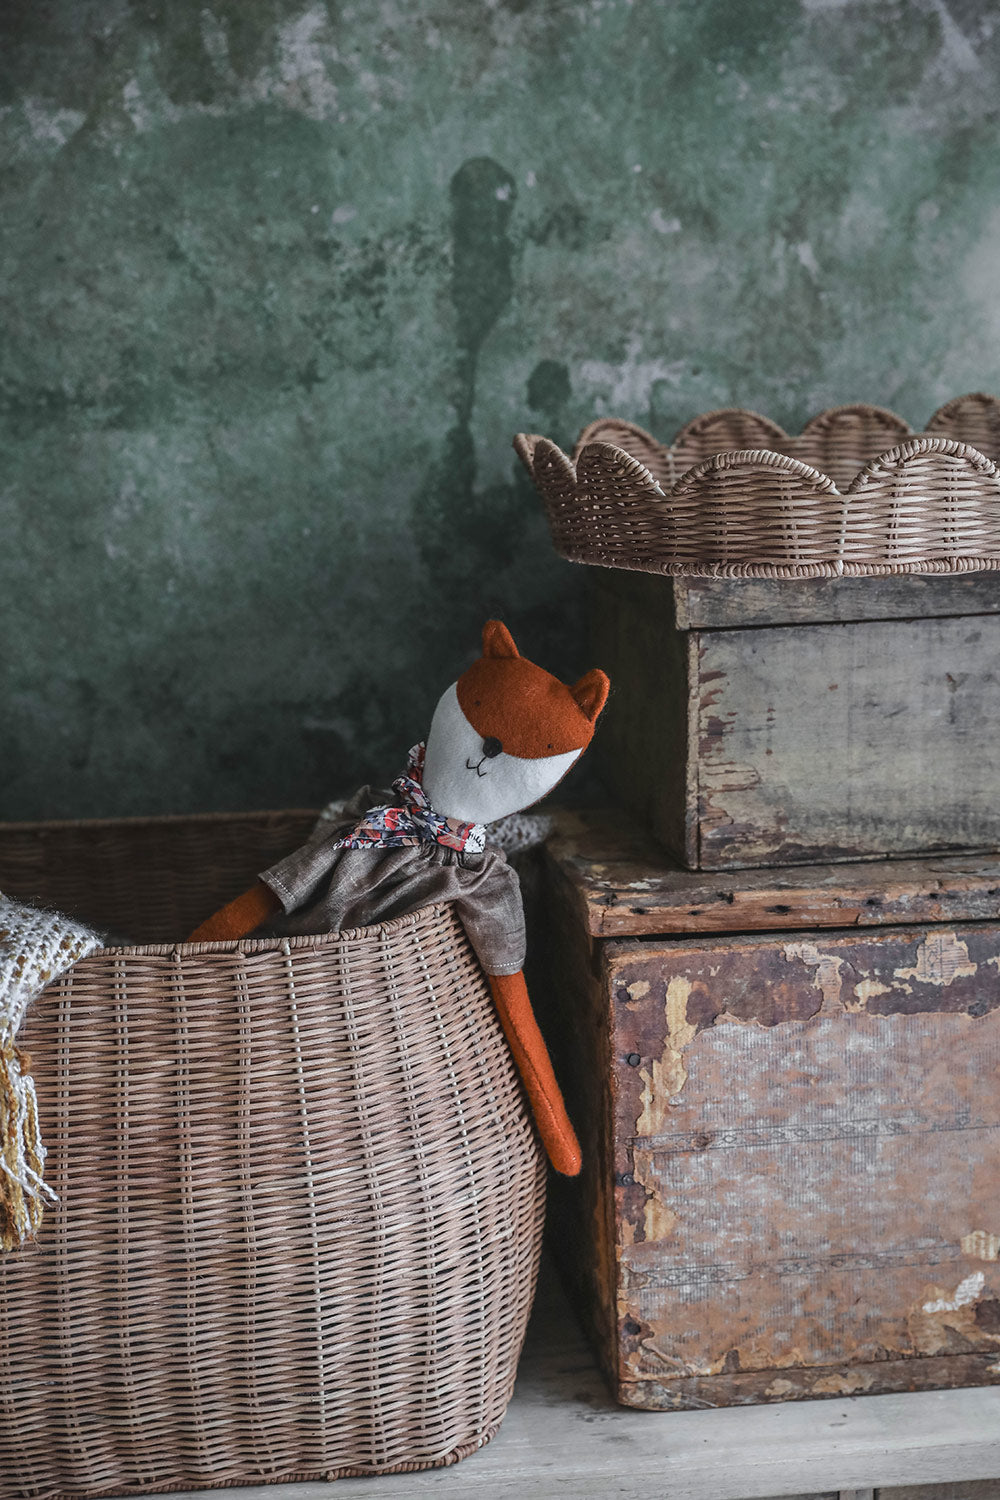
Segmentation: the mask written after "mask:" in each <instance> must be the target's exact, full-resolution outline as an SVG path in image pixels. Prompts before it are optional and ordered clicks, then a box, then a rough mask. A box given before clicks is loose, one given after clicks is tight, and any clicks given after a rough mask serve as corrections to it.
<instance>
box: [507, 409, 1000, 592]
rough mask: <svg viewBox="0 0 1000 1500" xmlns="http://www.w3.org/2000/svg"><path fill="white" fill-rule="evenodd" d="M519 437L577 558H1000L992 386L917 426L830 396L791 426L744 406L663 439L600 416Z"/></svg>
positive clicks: (696, 571)
mask: <svg viewBox="0 0 1000 1500" xmlns="http://www.w3.org/2000/svg"><path fill="white" fill-rule="evenodd" d="M514 447H515V448H516V450H517V452H518V455H519V456H520V458H521V460H522V462H523V463H524V465H525V467H526V468H527V470H528V473H529V474H530V475H531V477H532V479H533V480H534V482H535V485H536V487H537V489H538V491H539V494H540V495H541V497H542V500H543V502H544V504H545V510H546V513H547V515H548V519H549V525H550V527H551V530H552V540H553V543H554V544H555V547H556V550H557V551H558V552H559V553H561V555H562V556H563V557H565V558H568V559H569V561H570V562H582V563H592V564H596V565H597V566H600V567H606V568H629V569H634V570H638V571H640V572H645V573H667V574H671V575H674V576H677V575H687V576H690V577H748V578H819V577H851V576H855V575H860V574H865V573H966V572H975V571H978V570H980V569H984V568H1000V471H998V468H997V464H996V460H997V459H998V458H1000V399H998V398H997V397H996V396H984V395H980V394H974V395H969V396H959V397H957V398H956V399H955V400H954V401H949V402H948V404H947V405H946V406H942V407H941V408H940V410H939V411H936V412H935V413H934V415H933V417H931V419H930V421H929V422H928V423H927V426H926V429H925V430H924V431H923V432H921V433H914V432H913V431H912V430H911V429H910V427H909V426H908V424H907V423H906V422H904V421H903V419H902V418H901V417H897V416H895V415H894V413H893V412H891V411H885V410H884V409H883V408H881V407H878V406H865V405H858V406H836V407H831V408H830V409H829V410H828V411H824V412H821V413H820V414H819V416H818V417H813V419H812V421H811V422H809V423H808V424H807V425H806V427H805V428H804V429H803V431H802V432H801V433H800V434H799V435H798V437H791V436H789V434H788V433H786V432H783V431H782V429H781V428H780V427H779V426H778V425H777V424H776V423H775V422H771V421H768V419H767V418H766V417H761V416H758V415H757V414H756V413H755V412H751V411H744V410H743V409H742V408H737V407H734V408H730V409H728V410H725V411H713V412H708V413H707V414H706V415H704V416H701V417H696V418H695V420H694V421H693V422H689V423H688V425H687V426H686V427H683V428H682V429H681V431H680V432H679V433H678V434H677V437H676V438H675V439H674V442H673V445H672V446H671V447H664V446H663V445H662V444H660V443H658V442H657V441H656V439H655V438H653V437H651V436H650V434H649V433H648V432H645V431H644V430H643V429H642V428H641V427H637V426H636V425H635V424H634V423H632V422H624V421H620V420H618V419H617V418H613V417H606V418H601V419H600V420H599V421H596V422H592V423H591V424H590V426H589V427H585V428H584V430H583V432H582V433H581V434H580V438H579V441H578V442H577V445H576V447H575V448H574V450H573V456H572V458H568V457H567V456H566V454H565V453H563V451H562V449H561V448H558V447H557V446H556V444H555V443H552V442H550V441H549V440H548V438H544V437H537V436H529V435H527V434H525V433H519V434H518V436H517V437H516V438H515V439H514Z"/></svg>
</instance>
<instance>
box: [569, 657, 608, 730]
mask: <svg viewBox="0 0 1000 1500" xmlns="http://www.w3.org/2000/svg"><path fill="white" fill-rule="evenodd" d="M610 691H611V683H610V682H609V681H608V677H607V674H606V673H604V672H602V671H601V669H600V667H595V668H594V670H593V671H592V672H587V673H585V674H584V676H583V677H581V678H580V681H579V682H574V684H573V686H572V687H571V688H570V692H571V693H572V695H573V697H574V698H575V699H576V702H577V703H578V705H579V706H580V708H582V709H583V712H584V713H585V714H586V715H587V718H588V719H589V720H590V722H591V723H592V724H593V722H594V720H595V719H596V718H597V715H598V714H599V713H600V711H601V709H602V708H603V707H604V705H605V703H607V701H608V693H609V692H610Z"/></svg>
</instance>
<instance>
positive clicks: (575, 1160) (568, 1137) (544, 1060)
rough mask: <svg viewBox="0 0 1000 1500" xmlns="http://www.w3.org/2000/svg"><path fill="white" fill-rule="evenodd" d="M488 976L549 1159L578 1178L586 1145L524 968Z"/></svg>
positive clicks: (504, 1031)
mask: <svg viewBox="0 0 1000 1500" xmlns="http://www.w3.org/2000/svg"><path fill="white" fill-rule="evenodd" d="M487 978H488V979H489V981H490V989H491V990H492V992H493V1000H494V1003H495V1004H496V1008H497V1014H498V1015H499V1017H500V1025H501V1026H502V1027H503V1033H504V1036H505V1037H506V1038H507V1044H508V1046H509V1047H510V1050H511V1052H512V1053H513V1055H514V1061H515V1062H516V1063H517V1070H518V1072H519V1073H520V1075H521V1079H522V1081H523V1083H524V1087H525V1090H526V1092H527V1095H528V1099H529V1101H530V1103H531V1108H532V1112H533V1113H534V1116H535V1124H536V1125H537V1126H538V1133H539V1135H540V1136H541V1138H542V1144H543V1145H544V1147H545V1150H546V1151H547V1153H548V1157H549V1161H550V1162H551V1163H552V1165H553V1166H554V1167H555V1169H556V1171H557V1172H561V1173H562V1174H563V1176H565V1177H575V1176H576V1174H577V1173H578V1172H579V1170H580V1165H581V1155H580V1146H579V1143H578V1141H577V1138H576V1133H575V1131H574V1129H573V1126H572V1125H571V1124H570V1121H569V1116H568V1115H567V1113H566V1106H565V1105H564V1104H563V1097H562V1093H561V1092H560V1089H559V1085H558V1083H557V1082H556V1076H555V1073H554V1072H553V1071H552V1063H551V1061H550V1060H549V1053H548V1048H547V1047H546V1045H545V1040H544V1038H543V1036H542V1033H541V1032H540V1031H539V1029H538V1022H537V1021H536V1020H535V1017H534V1013H533V1011H532V1009H531V1001H530V1000H529V999H528V989H527V986H526V985H525V982H524V973H523V971H521V970H518V972H517V973H516V974H489V975H487Z"/></svg>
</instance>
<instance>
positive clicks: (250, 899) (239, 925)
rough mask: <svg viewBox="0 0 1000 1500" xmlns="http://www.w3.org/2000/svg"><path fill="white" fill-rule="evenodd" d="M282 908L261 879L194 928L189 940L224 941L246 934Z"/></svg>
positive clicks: (201, 941) (199, 941) (198, 941)
mask: <svg viewBox="0 0 1000 1500" xmlns="http://www.w3.org/2000/svg"><path fill="white" fill-rule="evenodd" d="M280 910H281V902H280V901H279V900H278V898H277V896H276V895H275V894H274V892H273V891H272V890H271V887H270V886H268V885H265V884H264V882H263V880H257V881H255V882H254V884H253V885H252V886H251V887H250V889H249V890H248V891H244V892H243V894H242V896H237V897H236V899H235V901H230V902H228V903H227V905H225V906H223V907H222V909H221V910H220V911H217V912H215V914H214V915H213V916H211V917H209V918H208V919H207V920H206V921H204V922H202V924H201V926H200V927H196V928H195V930H194V932H192V934H191V936H190V937H189V938H188V940H187V941H188V942H189V943H224V942H227V941H228V942H231V941H232V940H233V939H234V938H241V937H246V935H247V933H248V932H253V930H254V928H255V927H259V926H260V924H261V923H262V922H266V921H267V919H268V917H273V916H275V915H276V914H277V913H278V912H279V911H280Z"/></svg>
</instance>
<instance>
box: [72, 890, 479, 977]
mask: <svg viewBox="0 0 1000 1500" xmlns="http://www.w3.org/2000/svg"><path fill="white" fill-rule="evenodd" d="M450 909H451V908H450V905H449V903H448V902H447V901H435V902H432V903H431V904H430V905H428V906H421V907H418V909H417V910H416V911H412V912H407V913H406V915H405V916H402V917H389V918H388V920H387V921H385V922H374V923H373V924H372V925H371V926H370V927H344V928H342V929H340V930H339V931H337V932H321V933H306V934H298V935H295V936H289V937H262V938H252V937H244V938H226V939H225V940H219V941H216V942H213V943H184V942H181V943H131V944H128V945H124V944H123V945H121V946H120V947H112V946H111V945H109V946H108V947H106V948H101V949H99V950H98V951H97V952H96V953H92V954H91V955H90V957H89V958H82V959H80V963H81V964H83V963H89V962H91V961H92V960H94V959H98V960H99V959H101V958H107V957H109V956H110V957H112V958H134V957H140V956H141V957H143V958H150V957H157V958H170V957H172V956H173V955H174V954H176V955H177V956H178V957H183V958H207V957H208V956H209V955H210V954H213V953H218V954H224V953H246V954H250V953H275V952H279V953H286V952H291V953H294V952H296V951H301V950H303V949H309V950H313V949H322V948H344V947H350V946H355V945H357V944H360V943H366V942H370V941H371V940H372V939H373V938H378V937H391V936H393V935H394V934H396V933H398V932H402V931H403V930H404V929H405V928H407V927H417V926H423V925H424V924H425V923H427V922H430V921H432V920H434V919H435V918H436V917H438V916H439V915H440V914H441V913H443V912H447V911H449V910H450ZM457 920H458V919H457V918H456V921H457Z"/></svg>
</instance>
